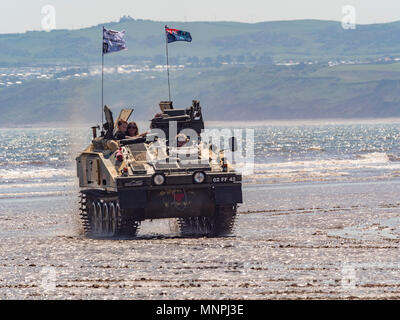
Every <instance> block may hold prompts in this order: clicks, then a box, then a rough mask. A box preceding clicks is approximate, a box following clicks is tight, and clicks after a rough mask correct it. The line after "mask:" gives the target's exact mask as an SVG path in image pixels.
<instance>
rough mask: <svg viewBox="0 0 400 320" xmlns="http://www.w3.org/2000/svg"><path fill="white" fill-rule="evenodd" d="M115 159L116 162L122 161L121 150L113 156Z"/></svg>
mask: <svg viewBox="0 0 400 320" xmlns="http://www.w3.org/2000/svg"><path fill="white" fill-rule="evenodd" d="M115 159H117V161H122V160H124V155H123V154H122V152H121V150H118V151H117V154H116V155H115Z"/></svg>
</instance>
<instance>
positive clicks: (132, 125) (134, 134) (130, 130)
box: [125, 121, 147, 138]
mask: <svg viewBox="0 0 400 320" xmlns="http://www.w3.org/2000/svg"><path fill="white" fill-rule="evenodd" d="M125 135H126V138H142V137H145V136H146V135H147V132H143V133H141V134H139V128H138V126H137V124H136V122H134V121H132V122H129V124H128V127H127V130H126V134H125Z"/></svg>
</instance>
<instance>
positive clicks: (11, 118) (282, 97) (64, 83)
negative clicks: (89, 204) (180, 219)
mask: <svg viewBox="0 0 400 320" xmlns="http://www.w3.org/2000/svg"><path fill="white" fill-rule="evenodd" d="M389 66H390V67H391V71H390V72H389V73H388V71H387V68H388V67H389ZM171 83H172V99H173V100H174V104H175V106H176V107H186V106H189V105H190V104H191V100H192V99H199V100H200V101H201V104H202V106H203V110H204V116H205V118H206V119H207V120H268V119H315V118H374V117H400V108H399V105H400V90H399V89H400V64H398V63H396V64H390V65H386V64H381V65H346V66H336V67H327V66H325V65H306V64H300V65H297V66H290V67H287V66H273V65H269V66H254V67H248V66H228V65H227V66H222V67H220V68H218V69H215V68H210V69H204V68H189V69H187V70H185V71H175V72H172V73H171ZM104 89H105V102H106V103H107V104H108V105H109V106H111V107H112V109H113V110H115V111H116V112H118V109H119V108H121V107H124V106H125V107H126V106H134V108H135V115H134V116H135V118H136V119H138V120H148V119H151V117H152V116H153V115H154V114H155V113H156V112H157V111H158V102H159V101H160V100H166V99H167V97H168V90H167V79H166V74H165V73H159V74H158V75H153V76H150V75H147V74H136V73H131V74H108V75H106V81H105V88H104ZM100 108H101V79H100V77H99V76H97V77H86V78H70V79H67V80H46V79H40V80H36V81H31V82H27V83H22V84H20V85H14V86H10V87H8V88H4V89H0V112H1V113H2V117H1V118H0V125H3V126H4V125H16V124H20V123H37V122H47V121H71V120H72V121H78V122H83V121H90V122H96V121H99V117H100V112H99V110H100Z"/></svg>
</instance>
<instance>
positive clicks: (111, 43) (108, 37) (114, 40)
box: [103, 27, 126, 54]
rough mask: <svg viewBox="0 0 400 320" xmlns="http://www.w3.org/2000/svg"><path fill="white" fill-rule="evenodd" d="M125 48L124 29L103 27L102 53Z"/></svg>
mask: <svg viewBox="0 0 400 320" xmlns="http://www.w3.org/2000/svg"><path fill="white" fill-rule="evenodd" d="M125 49H126V42H125V31H114V30H107V29H106V28H104V27H103V54H107V53H111V52H118V51H121V50H125Z"/></svg>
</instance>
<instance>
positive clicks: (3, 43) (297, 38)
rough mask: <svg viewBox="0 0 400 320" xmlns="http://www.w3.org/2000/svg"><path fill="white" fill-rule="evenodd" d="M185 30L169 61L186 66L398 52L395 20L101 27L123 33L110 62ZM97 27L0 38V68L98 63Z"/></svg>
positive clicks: (126, 59) (137, 55)
mask: <svg viewBox="0 0 400 320" xmlns="http://www.w3.org/2000/svg"><path fill="white" fill-rule="evenodd" d="M165 24H167V25H170V26H175V27H177V28H181V29H183V30H187V31H190V32H191V34H192V37H193V42H192V43H190V44H187V43H179V44H173V45H170V52H171V58H172V59H176V60H179V59H180V61H181V62H186V61H187V59H188V57H197V58H198V59H200V60H201V59H205V58H207V57H208V58H212V59H215V58H216V57H218V56H226V55H229V56H231V58H233V59H238V60H246V59H247V60H249V61H251V60H254V59H261V60H262V59H265V58H266V57H267V59H269V58H272V59H273V60H275V61H277V60H281V59H300V60H304V61H305V60H310V59H330V58H339V57H381V56H382V55H385V56H387V55H398V52H400V22H394V23H386V24H374V25H358V26H357V28H356V29H355V30H345V29H343V28H342V27H341V24H340V23H339V22H332V21H319V20H295V21H277V22H263V23H254V24H250V23H238V22H186V23H182V22H157V21H150V20H134V19H121V22H119V23H108V24H104V25H105V26H106V27H108V28H114V29H118V30H126V31H127V44H128V50H127V51H125V52H122V53H119V54H118V56H116V55H110V56H108V57H107V59H108V61H109V62H110V63H137V62H138V61H139V62H143V61H146V60H149V59H156V60H157V59H162V61H164V60H163V59H164V58H163V56H164V53H165V39H164V31H163V30H164V25H165ZM101 37H102V26H101V25H98V26H95V27H91V28H85V29H80V30H74V31H70V30H54V31H51V32H44V31H43V32H27V33H24V34H5V35H4V34H3V35H0V48H1V50H0V66H12V65H20V66H21V65H41V64H42V65H49V64H71V63H73V64H81V65H82V64H98V63H100V61H101Z"/></svg>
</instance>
